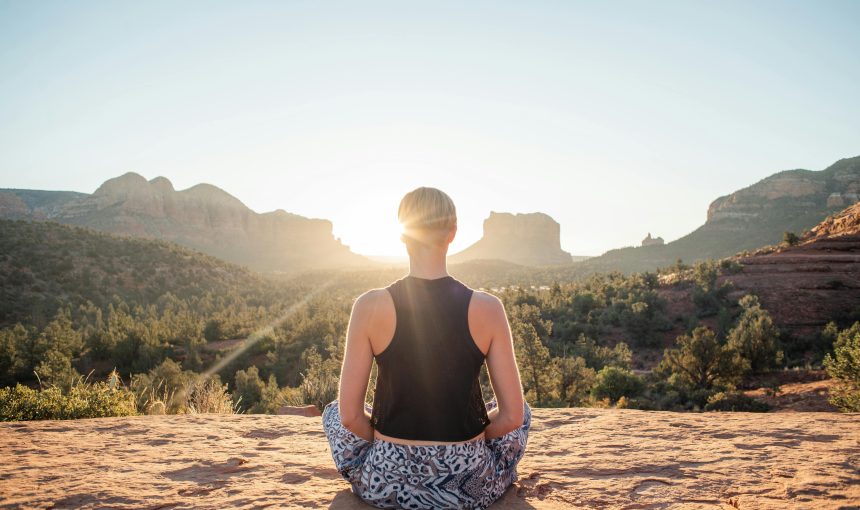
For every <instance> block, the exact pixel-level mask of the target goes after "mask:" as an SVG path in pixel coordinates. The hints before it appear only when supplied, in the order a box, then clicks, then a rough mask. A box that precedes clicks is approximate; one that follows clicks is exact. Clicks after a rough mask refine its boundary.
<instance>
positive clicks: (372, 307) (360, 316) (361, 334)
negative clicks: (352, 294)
mask: <svg viewBox="0 0 860 510" xmlns="http://www.w3.org/2000/svg"><path fill="white" fill-rule="evenodd" d="M376 290H377V289H374V290H370V291H367V292H365V293H364V294H362V295H361V296H359V297H358V298H357V299H356V300H355V303H354V304H353V305H352V312H351V314H350V317H349V325H348V326H347V331H346V348H345V350H344V354H343V366H342V367H341V372H340V387H339V388H338V404H339V406H340V419H341V423H343V426H344V427H346V428H347V429H349V430H350V431H352V432H353V433H354V434H355V435H357V436H359V437H361V438H363V439H365V440H367V441H369V442H372V441H373V427H372V426H371V425H370V415H369V414H368V413H367V411H366V410H365V409H364V397H365V395H366V394H367V384H368V382H369V381H370V369H371V367H372V364H373V350H372V349H371V347H370V330H371V328H370V326H371V325H372V324H373V317H374V314H375V312H376V302H377V300H376V294H375V291H376Z"/></svg>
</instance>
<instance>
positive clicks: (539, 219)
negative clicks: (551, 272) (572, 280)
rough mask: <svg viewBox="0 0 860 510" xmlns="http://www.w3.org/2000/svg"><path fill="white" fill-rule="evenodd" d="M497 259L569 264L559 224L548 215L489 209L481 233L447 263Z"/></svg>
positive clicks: (529, 263) (533, 263)
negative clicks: (562, 244)
mask: <svg viewBox="0 0 860 510" xmlns="http://www.w3.org/2000/svg"><path fill="white" fill-rule="evenodd" d="M476 259H498V260H504V261H508V262H513V263H515V264H522V265H526V266H544V265H556V264H570V263H571V260H572V259H571V256H570V253H568V252H566V251H564V250H562V249H561V227H560V226H559V224H558V223H557V222H556V221H555V220H553V219H552V218H551V217H550V216H548V215H546V214H544V213H540V212H536V213H527V214H522V213H518V214H511V213H502V212H495V211H491V212H490V216H489V217H488V218H487V219H485V220H484V235H483V236H482V237H481V239H479V240H478V241H477V242H475V243H474V244H472V245H471V246H469V247H468V248H466V249H465V250H462V251H460V252H458V253H454V254H452V255H449V256H448V261H449V262H450V263H460V262H465V261H468V260H476Z"/></svg>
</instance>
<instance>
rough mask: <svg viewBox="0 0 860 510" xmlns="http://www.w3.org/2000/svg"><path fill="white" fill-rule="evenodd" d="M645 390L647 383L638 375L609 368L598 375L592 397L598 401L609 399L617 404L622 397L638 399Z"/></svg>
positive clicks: (604, 368) (620, 369) (616, 368)
mask: <svg viewBox="0 0 860 510" xmlns="http://www.w3.org/2000/svg"><path fill="white" fill-rule="evenodd" d="M644 389H645V383H644V381H642V379H641V378H640V377H639V376H638V375H636V374H634V373H633V372H631V371H629V370H625V369H623V368H618V367H613V366H607V367H603V368H602V369H601V370H600V372H598V373H597V377H596V379H595V382H594V386H592V388H591V396H592V398H594V399H597V400H602V399H604V398H608V399H609V401H610V402H617V401H618V399H620V398H621V397H628V398H631V397H637V396H639V395H641V394H642V391H643V390H644Z"/></svg>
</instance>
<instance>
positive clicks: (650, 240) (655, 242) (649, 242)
mask: <svg viewBox="0 0 860 510" xmlns="http://www.w3.org/2000/svg"><path fill="white" fill-rule="evenodd" d="M664 244H666V242H665V241H664V240H663V238H662V237H651V232H648V235H647V236H645V239H643V240H642V246H662V245H664Z"/></svg>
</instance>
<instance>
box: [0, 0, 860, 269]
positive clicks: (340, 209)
mask: <svg viewBox="0 0 860 510" xmlns="http://www.w3.org/2000/svg"><path fill="white" fill-rule="evenodd" d="M858 26H860V2H857V1H854V0H846V1H804V2H797V1H788V0H779V1H756V2H749V1H721V2H699V1H652V2H641V1H605V2H597V1H589V2H579V1H567V0H566V1H540V0H538V1H528V2H506V1H499V0H495V1H492V2H483V1H474V2H449V1H439V0H434V1H428V2H418V1H416V2H396V1H392V2H375V1H363V2H355V1H350V2H330V1H314V2H310V1H285V0H284V1H277V2H254V1H247V2H219V1H207V2H194V1H183V2H168V1H163V2H162V1H148V2H130V1H129V2H123V1H115V2H114V1H112V2H108V1H104V2H87V1H76V2H61V1H49V0H45V1H39V2H32V1H14V2H13V1H8V0H0V188H29V189H48V190H73V191H81V192H87V193H91V192H93V191H94V190H95V189H96V188H97V187H98V186H99V185H100V184H101V183H102V182H103V181H105V180H107V179H109V178H111V177H115V176H118V175H121V174H123V173H125V172H128V171H134V172H137V173H139V174H141V175H143V176H144V177H146V178H147V179H152V178H154V177H156V176H165V177H167V178H168V179H170V180H171V181H172V182H173V184H174V187H175V188H176V189H185V188H188V187H191V186H193V185H194V184H197V183H200V182H207V183H211V184H214V185H216V186H219V187H221V188H222V189H224V190H226V191H228V192H229V193H231V194H232V195H234V196H236V197H237V198H238V199H240V200H241V201H242V202H244V203H245V204H246V205H247V206H248V207H250V208H251V209H253V210H255V211H257V212H266V211H272V210H275V209H285V210H287V211H290V212H293V213H296V214H301V215H303V216H307V217H312V218H326V219H329V220H331V221H332V223H333V234H334V235H335V236H336V237H338V238H340V240H341V241H342V242H343V243H344V244H346V245H348V246H350V248H351V249H352V250H353V251H354V252H356V253H362V254H371V255H405V248H404V246H403V244H402V243H401V242H400V241H399V237H398V236H399V232H400V229H399V225H398V223H397V217H396V214H397V206H398V204H399V202H400V199H401V198H402V196H403V195H404V194H405V193H407V192H408V191H410V190H412V189H414V188H416V187H418V186H433V187H437V188H439V189H441V190H443V191H445V192H446V193H448V195H450V196H451V198H452V199H453V200H454V203H455V205H456V207H457V212H458V223H459V226H458V233H457V236H456V238H455V240H454V242H453V243H452V245H451V247H450V249H449V253H455V252H457V251H460V250H462V249H464V248H466V247H467V246H469V245H470V244H472V243H474V242H475V241H477V240H478V239H479V238H480V236H481V233H482V222H483V220H484V219H485V218H487V217H488V216H489V214H490V211H497V212H511V213H528V212H537V211H540V212H544V213H546V214H548V215H550V216H551V217H552V218H554V219H555V220H556V221H557V222H559V224H560V225H561V246H562V248H563V249H564V250H566V251H568V252H570V253H572V254H574V255H599V254H601V253H603V252H604V251H606V250H609V249H612V248H618V247H622V246H631V245H638V244H639V242H640V241H641V239H642V238H643V237H645V235H646V233H648V232H650V233H651V234H652V235H654V236H658V235H659V236H662V237H663V238H664V239H665V240H666V241H667V242H668V241H671V240H674V239H677V238H679V237H682V236H683V235H685V234H687V233H689V232H691V231H692V230H694V229H695V228H696V227H698V226H699V225H701V224H702V223H704V221H705V219H706V212H707V208H708V205H709V204H710V202H711V201H713V200H714V199H716V198H717V197H719V196H722V195H726V194H729V193H731V192H733V191H736V190H738V189H740V188H743V187H745V186H748V185H750V184H753V183H755V182H756V181H758V180H760V179H762V178H764V177H766V176H768V175H770V174H772V173H775V172H777V171H780V170H786V169H793V168H807V169H810V170H821V169H824V168H826V167H827V166H829V165H830V164H832V163H834V162H835V161H837V160H839V159H841V158H845V157H852V156H857V155H860V122H859V121H858V119H860V85H858V84H860V30H858V29H857V27H858Z"/></svg>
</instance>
